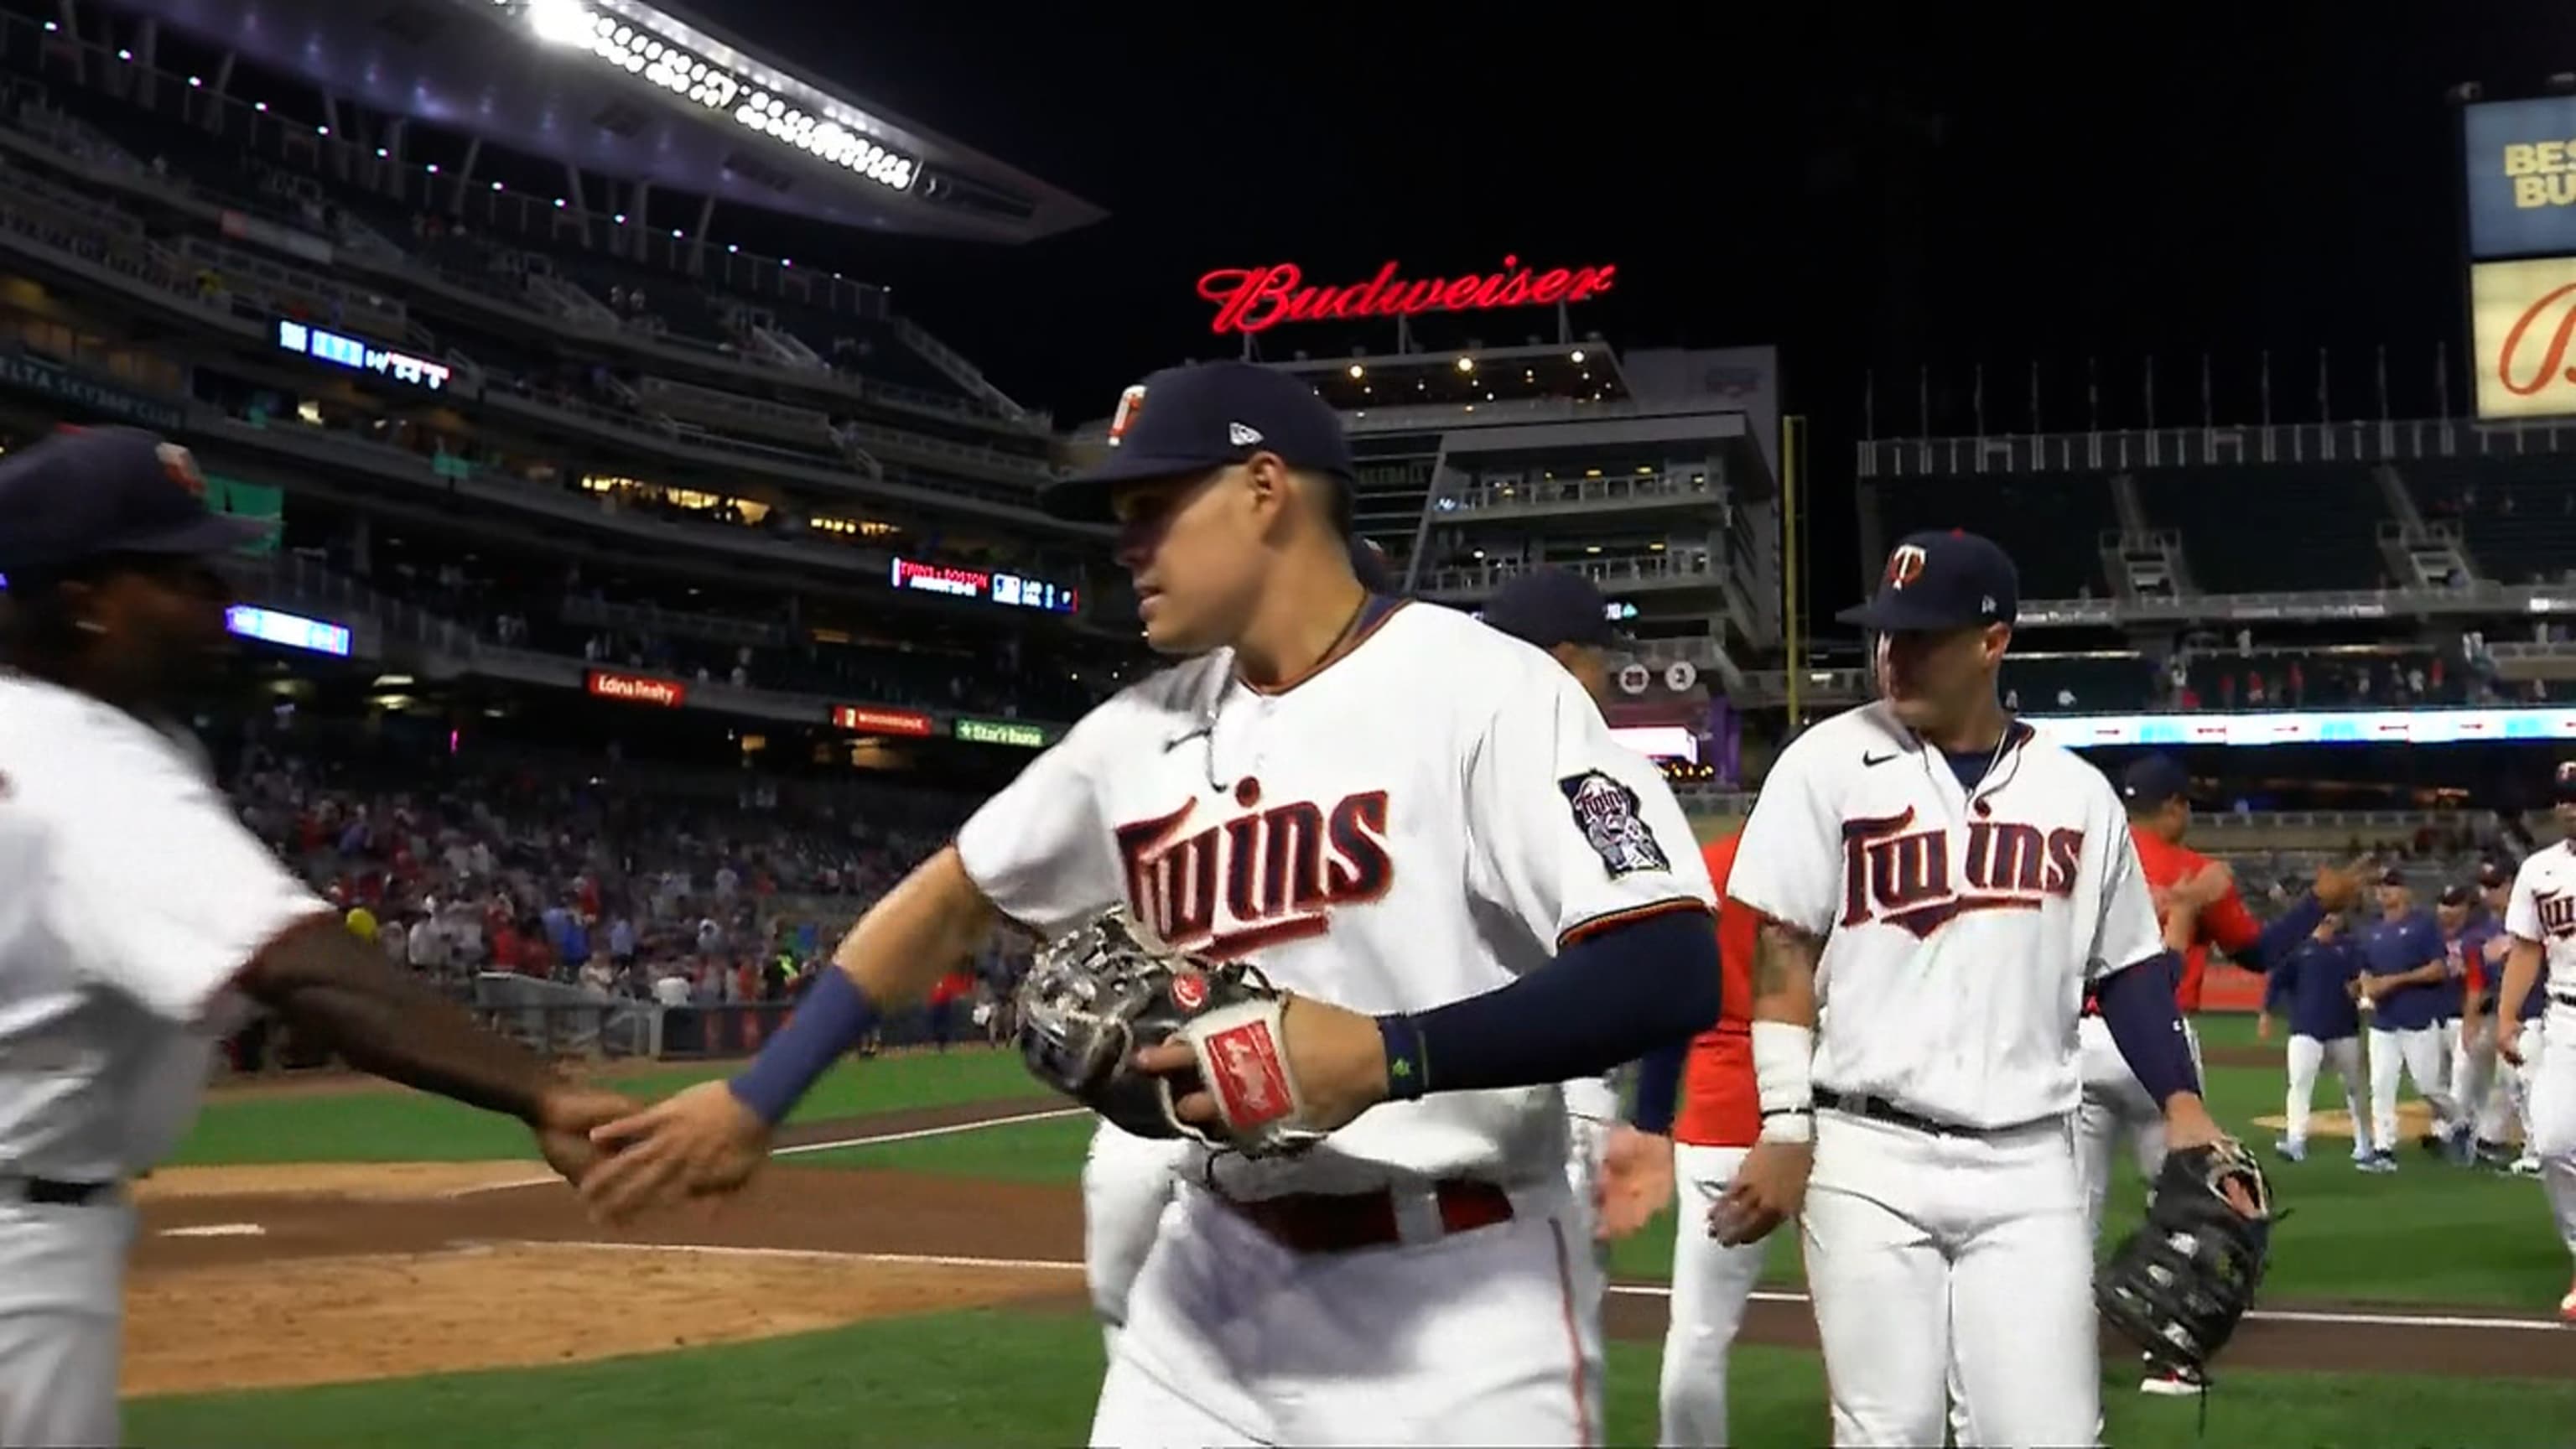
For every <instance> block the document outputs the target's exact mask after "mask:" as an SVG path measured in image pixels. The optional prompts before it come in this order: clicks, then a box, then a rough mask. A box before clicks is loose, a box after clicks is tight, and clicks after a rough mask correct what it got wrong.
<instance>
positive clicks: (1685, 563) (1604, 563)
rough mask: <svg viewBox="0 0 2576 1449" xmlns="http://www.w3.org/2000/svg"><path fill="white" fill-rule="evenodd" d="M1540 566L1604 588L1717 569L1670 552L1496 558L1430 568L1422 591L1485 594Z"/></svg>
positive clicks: (1675, 579)
mask: <svg viewBox="0 0 2576 1449" xmlns="http://www.w3.org/2000/svg"><path fill="white" fill-rule="evenodd" d="M1540 568H1562V569H1565V570H1567V571H1569V572H1572V573H1578V574H1581V575H1583V576H1584V577H1586V578H1588V579H1591V580H1592V581H1593V582H1595V583H1597V584H1600V585H1602V586H1604V587H1607V588H1617V587H1621V586H1626V587H1631V588H1633V587H1636V586H1638V585H1643V584H1680V583H1691V582H1696V581H1703V580H1708V579H1711V578H1713V577H1714V576H1715V575H1716V574H1717V572H1718V566H1717V564H1716V562H1715V561H1714V560H1712V559H1709V558H1707V557H1705V556H1700V555H1694V556H1692V557H1690V558H1687V559H1685V558H1681V557H1677V556H1675V555H1673V554H1670V553H1652V554H1644V555H1641V556H1638V557H1634V558H1585V559H1576V560H1574V561H1573V562H1571V563H1564V564H1551V563H1526V562H1523V561H1520V560H1517V559H1511V560H1503V559H1497V560H1495V561H1493V562H1490V563H1486V564H1484V565H1482V566H1480V567H1477V568H1444V569H1434V570H1432V573H1431V578H1430V581H1429V583H1428V584H1427V585H1426V586H1425V588H1424V592H1426V593H1433V594H1489V593H1492V592H1493V591H1494V590H1496V589H1498V588H1501V587H1502V586H1503V584H1504V583H1505V582H1507V581H1508V580H1510V579H1512V578H1515V577H1517V576H1519V575H1521V574H1525V573H1528V572H1530V571H1532V570H1534V569H1540Z"/></svg>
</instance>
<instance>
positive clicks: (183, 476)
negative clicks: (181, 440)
mask: <svg viewBox="0 0 2576 1449" xmlns="http://www.w3.org/2000/svg"><path fill="white" fill-rule="evenodd" d="M153 451H154V452H156V453H158V454H159V455H160V457H161V468H162V471H163V472H166V473H168V474H169V475H170V481H171V482H173V483H176V484H178V485H179V486H180V487H182V488H185V489H187V490H188V492H189V494H190V495H191V496H193V497H197V498H203V497H205V496H206V475H205V474H203V473H200V472H198V471H197V456H196V455H195V454H194V453H191V452H189V451H188V450H187V449H185V448H182V447H180V446H179V445H178V444H176V443H163V444H161V445H160V446H159V447H157V448H155V449H154V450H153Z"/></svg>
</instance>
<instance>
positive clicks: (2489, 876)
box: [2478, 860, 2513, 891]
mask: <svg viewBox="0 0 2576 1449" xmlns="http://www.w3.org/2000/svg"><path fill="white" fill-rule="evenodd" d="M2511 884H2513V872H2512V871H2509V870H2507V869H2505V868H2504V867H2503V866H2501V865H2499V864H2497V863H2496V862H2494V861H2492V860H2490V861H2487V862H2486V863H2485V864H2483V865H2480V866H2479V867H2478V888H2479V889H2480V890H2490V891H2493V890H2502V889H2504V888H2505V887H2506V886H2509V885H2511Z"/></svg>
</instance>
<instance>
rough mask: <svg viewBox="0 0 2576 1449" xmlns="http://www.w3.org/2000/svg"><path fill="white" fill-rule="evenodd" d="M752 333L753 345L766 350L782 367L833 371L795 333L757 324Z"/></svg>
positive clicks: (753, 326)
mask: <svg viewBox="0 0 2576 1449" xmlns="http://www.w3.org/2000/svg"><path fill="white" fill-rule="evenodd" d="M750 331H751V341H752V345H753V346H755V347H758V348H761V349H764V350H766V351H767V352H768V353H769V355H770V356H771V357H773V358H775V359H776V360H777V361H778V362H779V364H780V365H781V366H785V367H793V368H795V369H797V370H798V371H800V372H829V371H831V370H832V369H831V368H830V367H829V366H828V365H826V364H825V363H824V361H823V359H822V358H821V357H820V356H818V355H816V353H815V351H814V349H813V348H811V347H808V346H806V345H805V344H804V343H803V342H802V341H799V340H798V339H797V337H796V335H795V334H794V333H790V332H781V331H779V330H778V329H777V328H775V327H763V326H761V325H760V324H758V323H756V322H755V323H753V324H752V326H751V329H750Z"/></svg>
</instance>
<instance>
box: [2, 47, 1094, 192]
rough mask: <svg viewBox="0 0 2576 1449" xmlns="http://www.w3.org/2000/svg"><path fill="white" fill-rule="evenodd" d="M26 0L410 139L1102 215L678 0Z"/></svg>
mask: <svg viewBox="0 0 2576 1449" xmlns="http://www.w3.org/2000/svg"><path fill="white" fill-rule="evenodd" d="M9 8H11V9H15V10H17V11H18V12H19V13H21V14H24V15H29V16H33V17H36V18H38V19H40V20H49V21H65V22H68V23H69V24H70V25H71V26H72V27H73V30H74V32H75V35H74V37H72V38H75V39H87V40H91V41H97V42H106V43H108V44H111V45H112V46H114V47H115V48H117V49H119V50H127V51H131V52H132V53H133V54H134V56H135V59H136V60H137V61H138V62H139V63H141V64H144V65H147V66H155V65H157V66H158V67H160V68H162V69H178V70H183V71H186V72H189V73H193V74H198V75H201V76H203V77H204V78H206V80H207V82H208V83H209V84H211V85H212V86H213V87H214V88H215V89H216V90H217V91H218V92H219V93H220V92H221V91H223V90H224V89H225V88H226V87H227V85H228V84H229V83H230V80H231V77H232V76H233V74H234V63H235V61H236V59H238V60H240V61H244V62H248V63H250V64H253V65H256V66H258V67H260V68H261V69H263V70H265V71H267V72H268V73H270V74H272V75H276V76H284V77H294V78H296V79H299V80H301V81H302V82H303V83H304V84H305V85H307V86H309V87H310V88H311V90H312V93H313V94H312V100H313V103H314V106H313V109H315V110H317V111H319V112H321V113H322V114H319V115H316V116H314V117H313V119H314V120H315V121H316V122H317V123H318V124H323V125H330V124H332V123H333V121H334V120H336V121H337V126H336V127H335V129H340V130H343V131H347V130H350V129H353V128H363V129H365V130H369V131H374V130H381V131H382V132H383V133H384V139H383V140H382V141H381V143H380V144H384V145H386V146H387V148H388V149H389V150H393V151H396V152H397V153H399V152H400V151H401V149H402V148H403V147H404V146H405V145H406V143H407V142H408V141H412V140H414V139H416V136H417V131H418V130H419V129H420V128H433V127H434V128H439V129H444V130H449V131H454V132H457V133H461V134H463V135H466V136H469V137H471V138H473V139H475V140H477V141H479V142H481V143H482V144H484V145H486V146H506V147H509V148H511V149H513V150H515V151H519V152H523V153H526V154H530V155H534V156H537V157H540V158H542V159H545V160H548V161H553V162H557V163H560V164H562V165H564V166H569V167H571V168H574V169H576V170H578V171H583V172H590V173H596V174H598V175H601V176H614V177H619V178H623V179H624V180H625V181H627V182H628V183H629V184H631V185H636V186H640V187H646V188H650V187H663V188H670V189H675V190H679V191H683V192H687V193H689V194H691V195H693V196H698V197H704V198H709V199H712V200H716V201H721V202H723V203H726V204H734V205H745V206H754V207H760V208H763V209H767V210H773V211H781V212H788V213H792V214H795V215H800V216H805V217H810V218H813V219H815V220H818V221H824V222H829V223H833V224H836V225H841V226H851V227H864V228H868V229H870V230H879V231H897V232H910V233H917V234H922V235H930V236H946V237H957V238H971V239H975V240H981V241H993V242H1024V241H1030V240H1033V239H1035V238H1038V237H1043V236H1048V235H1051V234H1053V233H1055V232H1059V231H1064V230H1067V229H1069V228H1072V227H1078V226H1083V225H1087V224H1089V223H1090V222H1093V221H1096V220H1098V219H1099V218H1100V216H1101V215H1102V212H1101V211H1100V210H1099V209H1098V208H1097V207H1094V206H1092V205H1090V204H1089V203H1087V202H1084V201H1081V200H1080V199H1078V198H1076V197H1073V196H1071V195H1069V194H1067V193H1065V192H1064V191H1062V190H1060V189H1058V188H1056V187H1053V186H1049V185H1047V184H1046V183H1045V182H1043V181H1040V180H1038V179H1037V178H1036V177H1033V176H1030V175H1028V174H1027V173H1025V172H1022V171H1020V170H1018V169H1016V168H1014V167H1011V166H1008V165H1006V164H1004V163H1003V162H1001V161H999V160H996V159H995V158H993V157H991V156H987V155H984V154H982V153H980V152H977V151H974V150H972V149H970V148H968V147H966V146H963V145H960V144H959V143H957V142H955V141H953V140H950V139H948V138H947V137H944V136H941V135H938V134H936V133H935V132H932V131H930V130H928V129H927V128H925V127H923V126H920V125H918V124H916V123H913V122H911V121H907V120H905V119H904V118H902V117H900V116H896V115H894V114H892V113H891V112H889V111H887V110H886V109H885V107H883V106H881V105H878V104H876V103H874V102H872V101H869V100H867V99H865V98H863V97H859V96H855V95H852V94H850V93H849V92H848V91H847V90H846V89H844V88H841V87H838V86H835V85H833V84H832V83H830V82H828V81H826V80H824V79H822V78H820V77H818V76H815V75H813V74H812V73H810V72H808V71H805V70H804V69H802V68H801V67H799V66H797V65H795V64H794V63H793V62H791V61H790V60H788V59H787V57H786V56H785V55H784V54H783V53H781V52H780V51H779V50H778V49H775V48H772V47H764V46H761V45H759V44H756V43H755V42H753V41H752V40H750V39H747V38H745V37H742V36H737V35H733V34H730V33H728V32H726V31H725V30H723V29H722V28H720V27H719V26H717V25H715V24H713V23H711V22H710V21H708V20H706V19H703V18H701V17H699V16H696V15H693V14H691V13H689V12H687V11H684V10H681V9H680V8H678V7H677V6H673V5H668V4H644V3H639V0H414V3H407V4H399V5H392V6H379V5H348V4H341V3H336V0H116V3H115V4H113V5H104V6H103V5H100V4H98V3H96V0H78V3H73V0H66V3H64V4H62V5H60V6H59V7H57V6H56V5H53V4H40V3H32V0H11V5H10V7H9ZM818 18H819V17H818ZM188 57H193V59H190V58H188ZM174 63H176V64H174ZM393 122H402V123H404V124H391V123H393ZM407 133H408V134H407ZM635 209H640V207H638V208H635Z"/></svg>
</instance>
